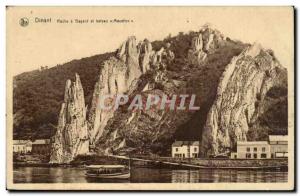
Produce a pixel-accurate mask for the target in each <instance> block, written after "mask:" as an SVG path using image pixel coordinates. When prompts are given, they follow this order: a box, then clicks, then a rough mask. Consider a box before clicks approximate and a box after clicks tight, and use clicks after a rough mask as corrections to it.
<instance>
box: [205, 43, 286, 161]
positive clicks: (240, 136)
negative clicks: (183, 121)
mask: <svg viewBox="0 0 300 196" xmlns="http://www.w3.org/2000/svg"><path fill="white" fill-rule="evenodd" d="M282 72H283V73H282ZM282 75H286V70H285V69H284V68H283V67H282V66H281V65H280V64H279V62H278V61H277V60H276V58H275V57H274V56H273V53H272V52H270V51H266V50H264V49H263V48H262V47H261V45H260V44H257V43H255V44H253V45H252V46H249V47H248V48H247V49H245V50H244V51H243V52H242V53H241V54H240V55H238V56H236V57H234V58H233V59H232V60H231V62H230V63H229V64H228V65H227V66H226V68H225V71H224V72H223V74H222V76H221V78H220V82H219V85H218V88H217V96H216V99H215V101H214V103H213V105H212V107H211V109H210V111H209V113H208V115H207V120H206V124H205V127H204V129H203V133H202V142H201V150H202V155H203V156H205V155H211V154H213V155H216V154H221V153H225V152H227V151H228V150H231V149H233V148H234V147H235V146H236V142H237V141H247V140H261V139H267V138H251V137H249V135H248V131H249V129H251V127H252V126H253V124H255V123H257V121H260V115H261V114H262V111H263V110H264V108H265V107H266V106H265V105H266V103H264V104H262V102H263V100H265V98H266V95H267V92H268V91H269V90H270V89H271V88H272V87H274V86H277V85H282V84H284V83H286V82H284V81H283V80H284V78H282ZM285 79H286V78H285ZM252 131H254V132H257V131H261V130H259V129H258V130H252Z"/></svg>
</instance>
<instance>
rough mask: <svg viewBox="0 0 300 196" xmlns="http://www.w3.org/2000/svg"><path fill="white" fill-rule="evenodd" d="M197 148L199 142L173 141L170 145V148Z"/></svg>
mask: <svg viewBox="0 0 300 196" xmlns="http://www.w3.org/2000/svg"><path fill="white" fill-rule="evenodd" d="M188 145H189V146H199V141H175V142H174V143H173V144H172V147H181V146H188Z"/></svg>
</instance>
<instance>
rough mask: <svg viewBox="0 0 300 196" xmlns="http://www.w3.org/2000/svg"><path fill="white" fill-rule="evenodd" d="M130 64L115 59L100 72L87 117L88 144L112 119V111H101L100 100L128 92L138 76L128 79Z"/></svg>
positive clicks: (97, 137)
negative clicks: (107, 96) (106, 96)
mask: <svg viewBox="0 0 300 196" xmlns="http://www.w3.org/2000/svg"><path fill="white" fill-rule="evenodd" d="M131 66H135V65H131V64H128V65H127V64H124V62H122V61H119V60H118V59H116V58H115V57H112V58H110V59H109V60H108V61H105V62H104V64H103V66H102V69H101V71H100V76H99V80H98V81H97V83H96V84H95V88H94V94H93V98H92V103H91V107H90V111H89V115H88V121H89V133H90V143H91V145H94V144H95V141H97V140H98V139H99V137H100V136H101V135H102V132H103V130H104V127H105V126H106V123H107V121H108V120H109V119H110V118H112V117H113V113H114V111H113V109H111V110H103V109H101V108H100V99H101V98H103V96H105V95H112V96H114V95H117V94H122V93H125V92H126V91H128V90H129V89H130V88H131V87H132V86H134V83H135V82H136V79H137V78H138V77H139V76H140V74H138V75H136V76H131V77H128V75H127V74H128V70H129V69H131Z"/></svg>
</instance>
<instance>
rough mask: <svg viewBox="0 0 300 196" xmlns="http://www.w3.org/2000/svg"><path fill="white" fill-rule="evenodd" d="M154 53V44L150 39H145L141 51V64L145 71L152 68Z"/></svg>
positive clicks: (142, 69)
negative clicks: (151, 59) (151, 62)
mask: <svg viewBox="0 0 300 196" xmlns="http://www.w3.org/2000/svg"><path fill="white" fill-rule="evenodd" d="M151 55H153V53H152V45H151V43H150V41H149V40H147V39H145V40H144V41H143V42H142V43H141V44H140V52H139V64H140V66H141V67H140V68H141V71H142V72H143V73H145V72H146V71H148V70H150V58H151Z"/></svg>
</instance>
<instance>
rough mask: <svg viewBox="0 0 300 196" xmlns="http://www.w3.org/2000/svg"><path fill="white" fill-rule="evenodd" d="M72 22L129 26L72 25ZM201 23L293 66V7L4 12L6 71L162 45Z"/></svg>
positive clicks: (13, 9) (25, 9) (28, 9)
mask: <svg viewBox="0 0 300 196" xmlns="http://www.w3.org/2000/svg"><path fill="white" fill-rule="evenodd" d="M21 18H28V20H29V24H28V25H27V26H25V27H23V26H21V25H20V23H19V22H20V19H21ZM36 18H43V19H47V18H51V22H48V23H41V22H36ZM57 19H61V20H63V19H64V20H68V21H69V23H57ZM75 19H78V20H92V19H102V20H113V19H119V20H122V19H125V20H129V21H132V22H129V23H90V22H89V23H75ZM71 20H73V23H72V24H71V23H70V21H71ZM205 23H210V24H212V25H213V27H214V28H216V29H218V30H219V31H221V32H222V33H223V34H224V35H225V36H227V37H230V38H231V39H237V40H240V41H243V42H247V43H253V42H258V43H260V44H261V45H262V46H263V47H264V48H266V49H268V48H271V49H273V51H274V52H275V55H276V57H277V58H278V59H279V61H280V62H281V64H282V65H283V66H284V67H290V66H293V62H294V54H293V47H294V40H293V32H294V29H293V28H294V27H293V9H292V7H180V8H178V7H126V8H121V7H67V8H66V7H9V8H7V31H6V32H7V34H6V37H7V44H6V45H7V67H8V68H9V71H10V73H11V74H12V75H17V74H20V73H22V72H26V71H32V70H35V69H39V68H40V67H41V66H48V67H52V66H55V65H57V64H63V63H66V62H69V61H71V60H73V59H80V58H83V57H89V56H92V55H96V54H101V53H104V52H111V51H115V50H116V49H117V48H118V47H119V46H120V45H121V43H122V42H123V41H124V40H126V38H127V37H128V36H131V35H135V36H136V37H137V39H138V40H143V39H144V38H147V39H149V40H150V41H154V40H161V39H163V38H164V37H166V36H168V35H169V34H171V35H173V36H174V35H177V34H178V33H179V32H188V31H190V30H194V31H197V30H199V29H200V28H201V26H202V25H204V24H205Z"/></svg>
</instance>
